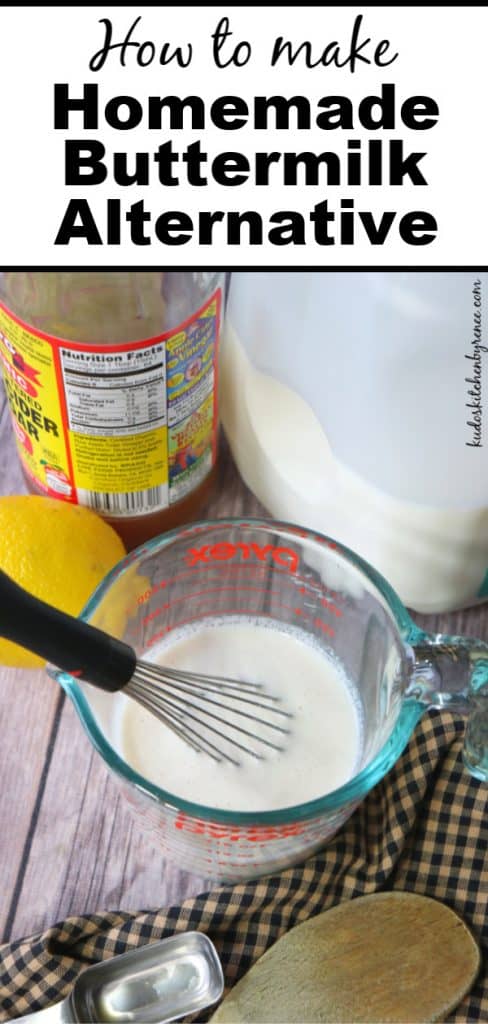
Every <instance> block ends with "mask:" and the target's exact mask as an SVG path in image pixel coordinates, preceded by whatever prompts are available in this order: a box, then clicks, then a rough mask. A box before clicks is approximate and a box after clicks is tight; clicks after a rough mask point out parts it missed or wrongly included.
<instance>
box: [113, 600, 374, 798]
mask: <svg viewBox="0 0 488 1024" xmlns="http://www.w3.org/2000/svg"><path fill="white" fill-rule="evenodd" d="M145 660H150V661H153V662H156V663H159V664H162V665H165V666H167V667H171V668H178V669H184V670H186V671H190V672H202V673H205V674H209V675H220V676H224V677H229V678H235V679H240V680H245V681H246V682H249V683H261V684H263V686H264V690H265V692H266V693H268V694H272V695H274V696H276V697H278V698H280V700H281V701H282V706H283V708H284V709H286V711H288V712H290V713H291V715H292V718H291V719H290V720H289V721H288V720H285V721H286V723H287V728H289V735H287V736H285V737H283V738H282V740H280V743H281V746H282V747H283V750H282V751H277V750H273V749H269V750H268V749H267V750H266V754H265V757H264V759H262V760H257V759H255V758H253V757H252V756H250V755H246V754H242V755H241V754H239V761H240V764H239V765H238V766H237V765H234V764H231V763H216V762H215V761H214V760H212V759H211V758H210V757H209V756H208V755H205V754H202V753H198V752H196V751H194V750H192V749H191V747H189V746H188V744H187V743H185V742H184V741H183V740H182V739H180V738H179V737H178V736H177V735H176V734H174V733H173V732H171V730H170V729H169V728H167V727H165V726H164V725H162V724H161V722H159V721H158V720H157V719H156V718H155V717H154V716H153V715H151V714H150V713H149V712H147V711H145V710H144V709H143V708H141V707H140V706H139V705H137V704H136V703H135V702H134V701H130V700H128V701H127V704H126V707H125V708H124V711H123V714H122V721H121V747H122V753H123V756H124V758H125V760H126V761H127V762H128V764H130V765H131V766H132V767H133V768H134V769H135V770H136V771H137V772H138V773H139V774H141V775H142V776H144V777H145V778H147V779H148V780H150V781H151V782H153V783H155V784H156V785H157V786H160V787H161V788H163V789H165V790H166V791H167V792H169V793H172V794H174V795H175V796H176V797H179V798H180V799H184V800H188V801H191V802H192V803H197V804H203V805H206V806H211V807H213V808H216V809H221V810H233V811H270V810H278V809H280V808H284V807H291V806H294V805H297V804H301V803H305V802H307V801H310V800H314V799H317V798H319V797H322V796H324V795H325V794H326V793H329V792H332V791H333V790H335V789H337V788H338V787H339V786H341V785H343V784H344V783H345V782H347V781H348V780H349V779H351V778H352V777H353V776H354V775H355V774H356V773H357V771H358V768H359V765H360V760H361V748H362V723H361V711H360V706H359V702H358V699H357V697H356V696H355V691H354V690H353V688H352V686H351V685H350V683H349V682H348V680H347V678H346V676H345V674H344V671H343V669H342V668H341V666H340V664H339V663H338V662H336V661H335V660H333V659H332V658H331V657H329V656H327V655H326V654H324V651H323V649H321V648H320V647H319V646H318V645H316V644H314V643H313V641H311V640H309V639H308V638H307V637H306V635H305V634H304V633H303V632H302V631H301V630H299V629H297V628H293V627H288V628H286V627H284V626H283V625H282V624H279V625H278V624H277V623H265V624H263V622H262V620H261V621H260V622H259V623H258V622H257V621H256V620H253V619H251V618H243V617H236V618H234V617H231V616H226V618H225V621H224V620H222V619H220V620H219V619H213V620H207V621H206V623H205V624H203V625H199V626H197V627H194V628H188V627H186V628H185V629H184V630H180V631H178V630H176V631H174V632H172V633H171V636H170V638H169V639H168V640H166V641H165V642H164V643H163V644H161V645H160V646H158V647H157V648H155V649H153V650H151V652H150V653H148V654H146V655H145ZM193 724H194V723H193ZM222 728H223V729H225V726H223V727H222ZM254 728H255V731H256V732H257V731H260V732H261V733H262V728H259V727H256V726H254ZM249 729H250V731H253V723H250V725H249Z"/></svg>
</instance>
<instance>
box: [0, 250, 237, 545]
mask: <svg viewBox="0 0 488 1024" xmlns="http://www.w3.org/2000/svg"><path fill="white" fill-rule="evenodd" d="M223 292H224V274H223V273H215V272H196V271H195V272H192V271H183V272H176V271H150V272H149V271H148V272H146V271H125V270H121V271H103V272H102V271H100V272H99V271H91V272H85V271H66V272H64V271H62V272H56V271H39V272H37V271H36V272H27V271H26V272H13V271H12V272H7V271H5V272H4V273H2V274H0V367H1V369H2V372H3V379H4V384H5V390H6V393H7V398H8V402H9V405H10V410H11V414H12V423H13V428H14V432H15V438H16V442H17V449H18V454H19V457H20V460H21V463H22V469H23V472H24V475H25V478H26V481H27V484H28V486H29V489H30V490H32V491H33V492H35V493H38V494H46V495H49V496H50V497H52V498H58V499H59V500H60V501H69V502H73V503H77V504H81V505H87V506H89V507H90V508H93V509H94V510H95V511H96V512H98V513H99V514H100V515H102V516H103V517H104V518H106V519H108V520H109V522H110V523H111V524H112V525H113V526H114V527H115V529H116V530H117V531H118V532H119V534H120V535H121V536H122V538H123V540H124V541H125V543H126V544H127V546H128V547H129V548H132V547H135V546H136V545H137V544H139V543H141V542H142V541H144V540H146V539H148V538H149V537H152V536H156V535H157V534H159V533H162V532H163V531H164V530H167V529H170V528H172V527H173V526H177V525H179V524H180V523H182V522H185V521H188V520H190V519H192V518H195V517H197V516H198V514H199V512H200V509H201V507H202V506H203V504H204V502H205V501H206V499H207V498H208V496H209V494H210V491H211V488H212V484H213V482H214V479H215V470H216V458H217V439H218V426H219V411H218V395H217V382H218V359H219V338H220V328H221V322H222V312H223Z"/></svg>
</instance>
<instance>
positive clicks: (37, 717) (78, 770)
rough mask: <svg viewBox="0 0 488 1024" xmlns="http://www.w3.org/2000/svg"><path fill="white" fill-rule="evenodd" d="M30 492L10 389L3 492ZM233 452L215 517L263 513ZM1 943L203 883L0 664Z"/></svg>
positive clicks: (226, 458) (62, 708) (66, 721)
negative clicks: (158, 841) (140, 822)
mask: <svg viewBox="0 0 488 1024" xmlns="http://www.w3.org/2000/svg"><path fill="white" fill-rule="evenodd" d="M24 491H25V486H24V483H23V479H22V474H21V472H20V469H19V465H18V461H17V456H16V452H15V447H14V441H13V437H12V431H11V427H10V418H9V413H8V410H7V408H6V405H5V398H4V392H3V388H2V387H1V385H0V493H1V494H19V493H23V492H24ZM262 512H263V509H262V506H261V505H260V504H259V502H258V501H257V500H256V499H255V498H254V497H253V495H252V494H251V493H250V491H249V490H248V489H247V488H246V487H245V485H244V484H243V483H242V481H241V480H240V479H239V477H238V474H237V471H236V469H235V467H234V465H233V463H232V459H231V457H230V455H229V453H228V450H227V449H226V447H225V445H224V446H223V451H222V458H221V467H220V481H219V488H218V492H217V495H216V496H215V497H214V498H213V499H212V501H211V503H210V504H209V506H208V507H207V509H205V514H206V515H209V516H219V515H222V516H225V517H226V516H230V515H240V514H244V515H253V514H254V515H259V514H261V513H262ZM415 618H416V620H417V621H418V622H419V623H421V624H422V625H424V626H425V627H426V628H428V629H432V630H438V631H439V632H448V633H454V634H456V633H466V634H471V635H478V636H482V637H486V635H488V605H483V606H478V607H477V608H472V609H468V610H466V611H463V612H457V613H452V614H450V615H439V616H419V615H416V616H415ZM0 780H1V782H0V941H8V940H11V939H15V938H20V937H22V936H24V935H29V934H31V933H33V932H36V931H38V930H40V929H42V928H45V927H48V926H50V925H51V924H54V922H56V921H58V920H60V919H62V918H64V917H66V916H68V915H70V914H83V913H91V912H94V911H101V910H118V909H124V910H141V909H150V908H155V907H158V906H165V905H170V904H172V903H176V902H179V901H180V900H181V899H183V898H185V897H186V896H190V895H192V894H196V893H197V892H199V891H202V888H203V886H204V880H202V879H200V878H197V877H196V876H194V875H190V874H187V873H184V872H182V871H180V870H179V869H178V868H177V867H176V866H173V865H171V864H170V863H169V862H167V861H165V860H164V859H163V858H162V856H161V854H160V852H159V851H158V849H157V848H156V847H154V846H153V845H152V844H151V842H150V841H149V839H147V838H146V837H145V836H144V835H142V834H141V833H140V831H139V829H138V827H137V826H134V825H133V823H132V819H131V813H130V811H129V810H128V809H127V808H126V806H125V803H124V800H123V798H122V797H121V796H120V795H119V791H118V788H117V786H116V784H115V783H114V782H113V781H112V779H111V777H110V774H109V772H108V770H107V768H106V767H105V764H104V762H103V761H102V759H101V758H100V757H99V756H98V754H96V753H95V751H94V750H93V748H92V747H91V745H90V743H89V741H88V739H87V737H86V736H85V734H84V732H83V730H82V729H81V727H80V724H79V721H78V719H77V716H76V713H75V711H74V709H73V707H72V705H71V702H70V701H69V700H67V699H66V696H65V694H64V692H63V691H62V690H60V689H59V688H58V687H57V686H56V685H55V683H54V682H53V681H52V680H50V679H49V678H48V677H47V676H46V675H45V674H44V673H43V672H42V671H40V672H37V671H24V670H14V669H7V668H2V666H0Z"/></svg>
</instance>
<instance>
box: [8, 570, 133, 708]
mask: <svg viewBox="0 0 488 1024" xmlns="http://www.w3.org/2000/svg"><path fill="white" fill-rule="evenodd" d="M0 636H2V637H5V639H7V640H13V642H14V643H16V644H20V645H21V647H26V648H27V650H28V651H33V652H34V654H38V655H39V656H40V657H41V658H45V659H46V661H48V662H50V663H51V664H52V665H55V666H56V667H57V668H60V669H63V671H64V672H69V673H70V675H73V676H75V677H76V678H77V679H84V680H86V682H89V683H93V685H94V686H98V687H99V688H100V689H102V690H108V691H109V692H110V693H115V692H116V691H117V690H121V689H122V687H123V686H125V685H126V683H128V682H129V679H131V678H132V676H133V674H134V671H135V667H136V655H135V653H134V651H133V650H132V647H129V646H128V644H125V643H123V642H122V641H121V640H116V639H115V638H114V637H111V636H109V635H108V633H103V632H102V630H100V629H97V628H96V627H95V626H90V625H89V624H88V622H83V621H82V619H76V618H74V617H73V616H72V615H66V614H65V612H60V611H58V610H57V608H53V606H52V605H50V604H46V603H45V601H40V600H39V598H37V597H34V596H33V595H32V594H29V593H28V591H27V590H23V588H22V587H20V586H19V585H18V584H17V583H15V582H14V580H12V579H11V578H10V576H7V574H6V573H5V572H2V570H1V569H0Z"/></svg>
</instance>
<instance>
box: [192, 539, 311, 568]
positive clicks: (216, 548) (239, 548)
mask: <svg viewBox="0 0 488 1024" xmlns="http://www.w3.org/2000/svg"><path fill="white" fill-rule="evenodd" d="M252 556H255V557H256V558H257V559H258V560H259V561H260V562H268V563H269V562H273V563H274V564H275V565H279V566H281V567H282V568H283V569H286V570H287V572H291V573H293V572H296V571H297V569H298V555H297V553H296V551H292V549H291V548H285V547H274V546H273V545H272V544H265V545H263V546H261V545H260V544H242V543H239V544H229V543H227V542H223V543H220V544H204V545H203V546H202V547H201V548H190V549H189V550H188V551H187V553H186V555H185V558H186V562H187V565H189V566H190V567H192V566H194V565H199V564H200V563H201V562H206V563H208V562H227V561H229V559H231V558H239V559H240V560H244V561H245V560H247V559H249V558H251V557H252Z"/></svg>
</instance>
